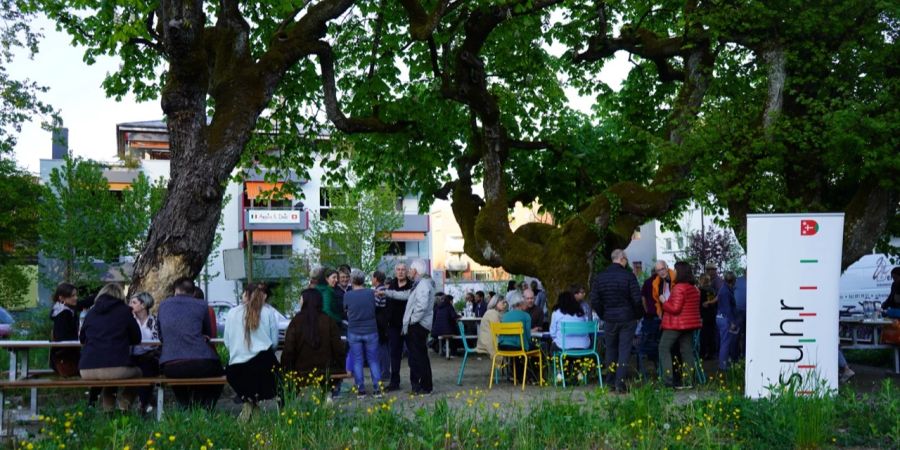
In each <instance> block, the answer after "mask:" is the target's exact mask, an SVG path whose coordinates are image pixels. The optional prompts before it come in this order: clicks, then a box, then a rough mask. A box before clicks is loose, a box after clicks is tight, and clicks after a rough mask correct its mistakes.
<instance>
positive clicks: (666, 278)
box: [652, 260, 675, 318]
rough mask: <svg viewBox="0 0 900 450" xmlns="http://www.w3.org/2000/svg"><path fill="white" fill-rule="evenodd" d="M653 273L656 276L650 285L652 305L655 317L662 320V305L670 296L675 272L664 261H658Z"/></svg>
mask: <svg viewBox="0 0 900 450" xmlns="http://www.w3.org/2000/svg"><path fill="white" fill-rule="evenodd" d="M653 273H654V274H655V275H656V278H654V279H653V284H652V286H653V292H652V294H653V304H654V307H655V308H656V316H657V317H659V318H662V304H663V303H665V302H666V300H668V299H669V295H671V294H672V286H673V285H674V284H675V271H674V270H672V269H670V268H669V265H668V264H667V263H666V262H665V261H663V260H659V261H657V262H656V264H655V265H654V266H653Z"/></svg>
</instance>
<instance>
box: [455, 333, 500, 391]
mask: <svg viewBox="0 0 900 450" xmlns="http://www.w3.org/2000/svg"><path fill="white" fill-rule="evenodd" d="M457 325H458V326H459V337H460V338H461V339H462V344H463V348H464V349H466V354H465V355H463V360H462V364H460V365H459V376H458V377H456V385H457V386H462V377H463V372H465V370H466V361H468V359H469V355H470V354H472V353H476V352H475V349H473V348H471V347H469V342H468V341H466V329H465V328H464V327H463V323H462V321H460V322H458V323H457ZM495 376H496V374H495Z"/></svg>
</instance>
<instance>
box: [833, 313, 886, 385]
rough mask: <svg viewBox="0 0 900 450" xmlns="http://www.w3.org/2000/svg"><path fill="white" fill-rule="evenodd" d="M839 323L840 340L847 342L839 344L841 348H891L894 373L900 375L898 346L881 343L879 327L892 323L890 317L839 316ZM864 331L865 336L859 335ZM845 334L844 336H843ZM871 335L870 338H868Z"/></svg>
mask: <svg viewBox="0 0 900 450" xmlns="http://www.w3.org/2000/svg"><path fill="white" fill-rule="evenodd" d="M839 323H840V328H841V331H840V334H841V336H840V341H841V342H842V343H844V342H849V344H846V345H841V348H842V349H847V350H878V349H885V348H886V349H891V350H893V351H894V371H893V373H894V374H896V375H900V346H897V345H893V344H882V343H881V327H883V326H885V325H890V324H891V323H893V321H892V320H891V319H883V318H871V319H869V318H865V317H862V316H851V317H841V318H839ZM862 333H865V334H866V336H861V334H862ZM845 335H846V336H845ZM868 335H871V340H870V339H869V338H868Z"/></svg>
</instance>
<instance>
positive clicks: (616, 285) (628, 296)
mask: <svg viewBox="0 0 900 450" xmlns="http://www.w3.org/2000/svg"><path fill="white" fill-rule="evenodd" d="M610 259H611V260H612V263H611V264H610V265H609V267H607V268H606V270H605V271H604V272H602V273H599V274H597V275H596V276H595V277H594V280H593V281H592V282H591V305H592V306H593V307H594V311H596V312H597V314H598V315H599V316H600V319H602V320H603V321H604V323H603V332H604V334H605V340H606V367H607V370H612V368H613V364H615V379H614V382H615V389H616V391H618V392H619V393H625V392H627V389H626V387H625V375H627V374H628V362H629V360H630V359H631V346H632V341H634V332H635V330H636V329H637V321H638V319H639V318H640V317H641V316H642V315H643V314H642V312H643V310H644V308H643V306H642V305H641V289H640V287H639V286H638V281H637V278H636V277H635V276H634V274H633V273H632V272H631V271H630V270H628V269H627V268H626V267H627V266H628V256H627V255H626V254H625V251H624V250H622V249H615V250H613V252H612V254H611V255H610ZM609 378H611V376H609V375H608V376H607V379H609Z"/></svg>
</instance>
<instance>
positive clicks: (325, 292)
mask: <svg viewBox="0 0 900 450" xmlns="http://www.w3.org/2000/svg"><path fill="white" fill-rule="evenodd" d="M337 282H338V275H337V272H335V271H334V270H331V269H322V272H321V273H320V274H319V277H318V280H317V281H316V289H317V290H318V291H319V292H320V293H322V312H324V313H325V314H326V315H328V317H331V318H332V319H334V321H335V322H337V323H338V324H340V323H341V312H340V309H338V307H339V306H340V305H335V304H334V287H335V286H336V285H337Z"/></svg>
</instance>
